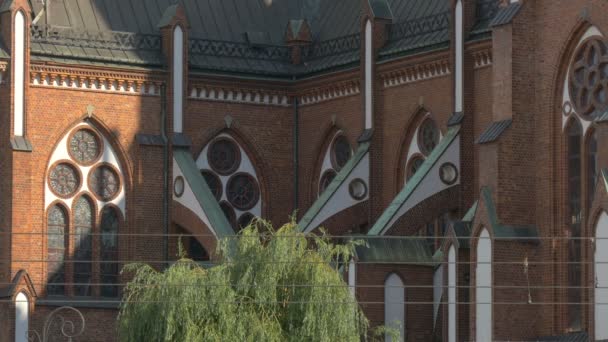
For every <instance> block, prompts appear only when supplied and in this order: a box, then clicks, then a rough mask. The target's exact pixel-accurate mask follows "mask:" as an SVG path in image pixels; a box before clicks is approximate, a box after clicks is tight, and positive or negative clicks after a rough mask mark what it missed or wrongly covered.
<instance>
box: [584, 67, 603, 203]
mask: <svg viewBox="0 0 608 342" xmlns="http://www.w3.org/2000/svg"><path fill="white" fill-rule="evenodd" d="M606 77H607V78H608V75H606ZM598 167H599V164H598V162H597V132H596V131H593V133H592V134H591V135H589V142H588V143H587V194H588V200H587V202H588V203H587V208H588V209H590V208H591V204H592V203H593V197H594V196H595V186H596V185H597V180H598V176H599V172H600V171H599V169H598Z"/></svg>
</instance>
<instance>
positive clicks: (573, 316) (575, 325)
mask: <svg viewBox="0 0 608 342" xmlns="http://www.w3.org/2000/svg"><path fill="white" fill-rule="evenodd" d="M582 132H583V129H582V127H581V125H580V123H579V122H578V121H576V120H575V121H572V122H571V124H570V127H569V128H568V206H569V222H568V224H569V228H570V229H569V235H570V236H569V237H571V238H573V239H568V262H570V263H569V264H568V286H569V287H568V302H569V303H580V301H581V299H582V297H581V289H580V286H581V265H580V262H581V260H582V259H581V240H580V239H579V238H580V237H581V185H582V183H581V139H582ZM568 322H569V327H570V328H571V329H574V330H577V329H579V328H580V326H581V323H582V322H581V307H580V305H579V304H572V305H569V307H568Z"/></svg>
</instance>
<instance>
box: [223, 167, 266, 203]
mask: <svg viewBox="0 0 608 342" xmlns="http://www.w3.org/2000/svg"><path fill="white" fill-rule="evenodd" d="M226 191H227V194H226V195H227V197H228V201H229V202H230V204H232V205H233V206H234V207H235V208H237V209H240V210H249V209H251V208H253V207H254V206H255V205H256V204H257V203H258V200H259V199H260V191H259V187H258V183H257V181H256V180H255V178H253V176H251V175H249V174H246V173H237V174H235V175H234V176H232V177H231V178H230V179H229V180H228V185H227V187H226Z"/></svg>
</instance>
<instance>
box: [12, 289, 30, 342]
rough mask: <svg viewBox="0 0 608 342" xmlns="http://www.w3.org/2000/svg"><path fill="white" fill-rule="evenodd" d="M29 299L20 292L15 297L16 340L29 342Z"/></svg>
mask: <svg viewBox="0 0 608 342" xmlns="http://www.w3.org/2000/svg"><path fill="white" fill-rule="evenodd" d="M28 325H29V300H28V299H27V296H26V295H25V294H24V293H23V292H20V293H19V294H18V295H17V297H16V298H15V342H27V341H28V339H27V331H28V329H29V328H28Z"/></svg>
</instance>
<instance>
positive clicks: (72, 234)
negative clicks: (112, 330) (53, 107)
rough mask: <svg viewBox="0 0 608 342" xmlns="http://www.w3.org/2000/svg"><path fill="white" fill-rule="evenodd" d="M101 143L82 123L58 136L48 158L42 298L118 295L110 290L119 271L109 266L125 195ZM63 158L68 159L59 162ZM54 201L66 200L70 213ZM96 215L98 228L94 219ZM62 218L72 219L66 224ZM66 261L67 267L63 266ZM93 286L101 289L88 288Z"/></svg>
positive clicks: (110, 152) (109, 154)
mask: <svg viewBox="0 0 608 342" xmlns="http://www.w3.org/2000/svg"><path fill="white" fill-rule="evenodd" d="M106 144H108V142H107V141H106V140H105V139H104V138H103V137H102V136H101V135H100V134H99V133H98V132H97V131H96V130H95V129H94V128H93V127H92V126H91V125H89V124H88V123H84V124H80V125H77V126H76V127H75V128H74V129H72V131H71V132H70V133H68V134H67V135H66V136H64V138H63V139H62V140H61V142H60V143H59V144H58V145H57V147H56V148H55V150H54V152H53V154H52V156H51V162H52V164H51V166H50V167H49V170H48V178H47V188H46V189H47V190H46V193H45V202H46V203H47V206H48V208H49V209H48V212H47V233H48V242H47V254H48V259H49V266H48V270H47V273H48V282H47V294H48V295H66V294H73V295H75V296H99V295H101V296H103V297H116V296H117V295H118V288H117V286H116V285H114V284H117V277H118V270H119V265H118V264H117V263H116V262H115V261H118V230H119V222H120V219H119V217H120V216H119V213H118V212H119V211H121V210H123V211H124V196H125V193H124V191H123V189H122V172H121V170H122V169H121V167H120V165H119V164H118V162H117V160H118V159H117V156H116V154H115V152H114V150H113V149H112V148H111V147H109V148H105V149H104V145H105V146H106V147H107V146H110V145H106ZM64 156H68V158H69V160H63V159H62V158H64ZM85 180H86V181H85ZM89 191H90V193H91V194H92V195H93V196H94V197H91V196H90V194H89ZM58 201H59V202H63V203H64V204H65V203H70V201H71V203H72V205H71V209H69V210H68V209H62V208H63V207H62V206H60V205H59V204H56V202H58ZM110 203H115V204H116V206H114V205H110ZM65 207H69V206H68V205H66V206H65ZM98 208H99V209H98ZM97 210H99V211H97ZM98 214H99V215H100V217H101V220H100V221H99V225H97V223H96V222H97V221H96V219H95V218H96V217H98V216H97V215H98ZM68 216H71V217H73V219H72V221H71V223H70V221H69V220H68V219H67V217H68ZM96 232H97V233H100V234H98V235H97V234H95V233H96ZM62 234H63V235H65V238H64V237H61V235H62ZM94 246H96V247H95V248H93V247H94ZM68 248H69V251H68ZM104 261H105V262H104ZM66 262H67V265H72V266H71V267H66V265H65V264H66ZM66 272H69V274H68V273H66ZM66 279H69V280H70V285H69V286H68V285H63V283H64V282H66V281H65V280H66ZM97 283H101V285H94V284H97Z"/></svg>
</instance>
